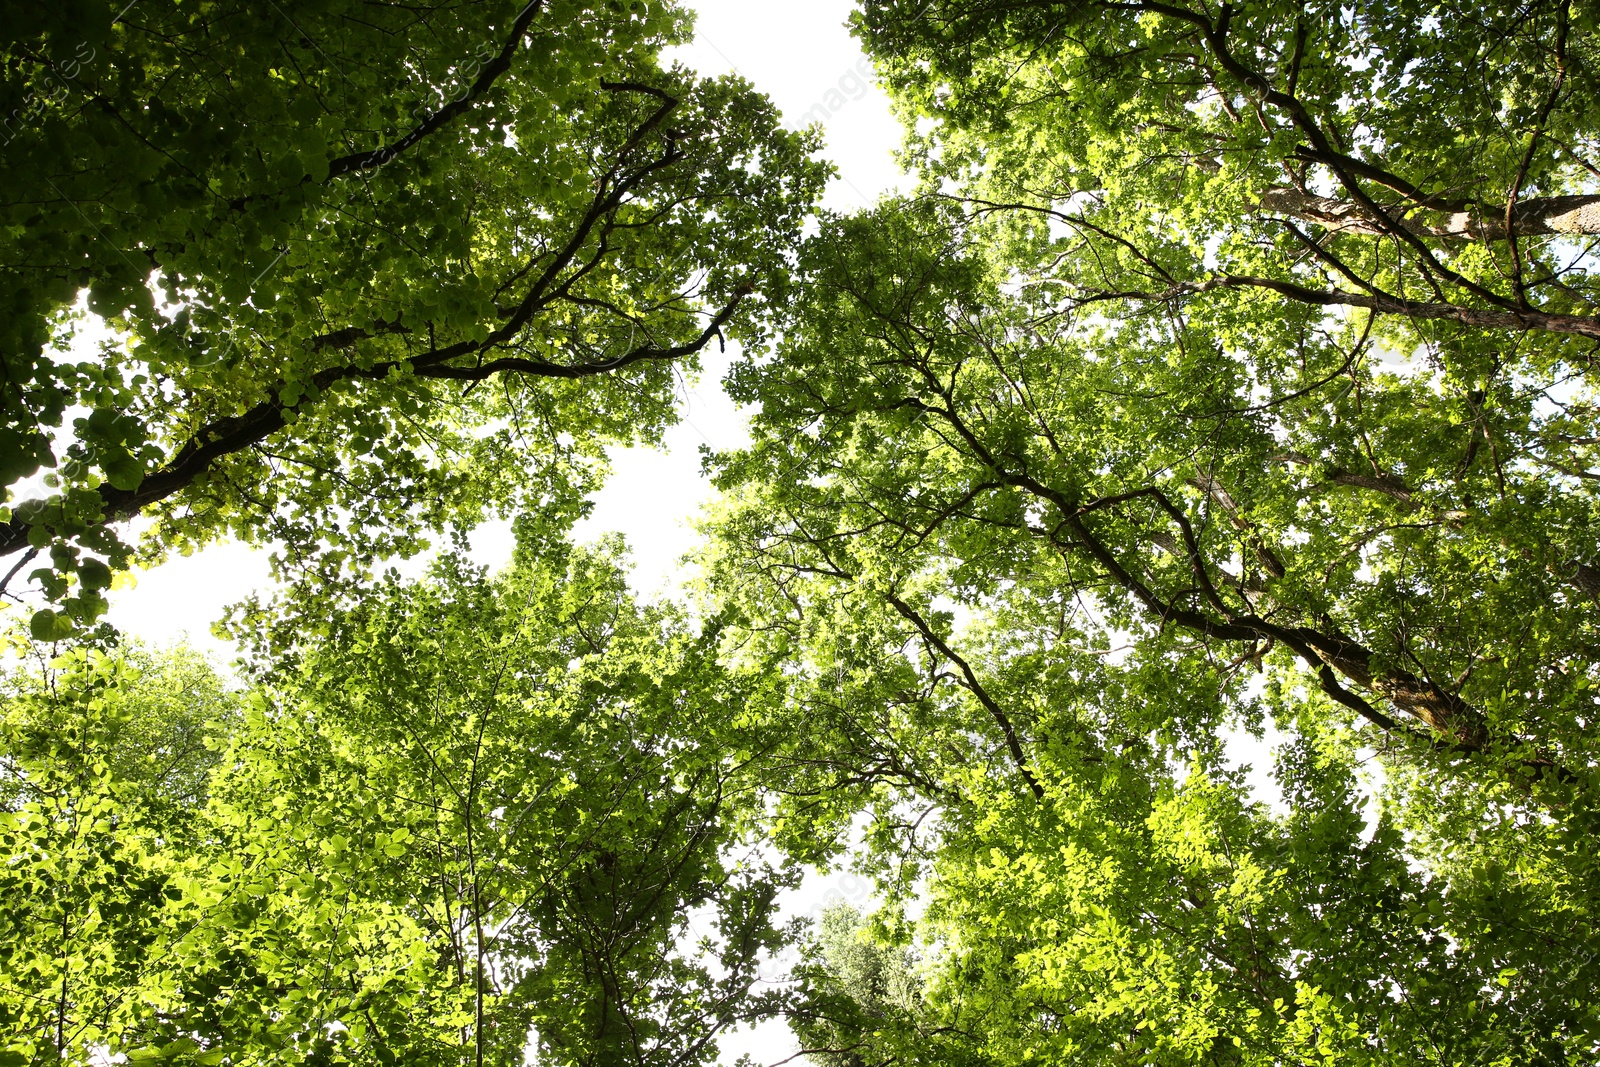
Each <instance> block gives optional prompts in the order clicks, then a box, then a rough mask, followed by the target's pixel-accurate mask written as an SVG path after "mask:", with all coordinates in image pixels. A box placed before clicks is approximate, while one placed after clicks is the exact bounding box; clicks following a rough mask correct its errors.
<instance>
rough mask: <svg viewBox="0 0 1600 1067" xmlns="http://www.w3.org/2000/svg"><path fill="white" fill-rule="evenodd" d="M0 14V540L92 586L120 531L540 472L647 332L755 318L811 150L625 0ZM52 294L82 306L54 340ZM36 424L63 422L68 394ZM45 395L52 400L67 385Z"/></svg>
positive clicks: (416, 539) (617, 421)
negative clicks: (99, 340)
mask: <svg viewBox="0 0 1600 1067" xmlns="http://www.w3.org/2000/svg"><path fill="white" fill-rule="evenodd" d="M21 7H22V9H23V10H18V11H14V12H10V13H9V14H8V17H7V19H6V20H5V23H6V29H5V31H4V32H5V34H6V37H5V41H4V49H5V52H4V55H5V61H4V67H3V69H4V72H5V74H4V79H3V88H0V93H3V94H4V95H3V96H0V110H4V111H5V112H7V113H9V114H10V119H9V120H8V121H7V122H6V137H7V146H6V152H5V153H4V157H3V159H0V187H3V188H4V190H5V192H4V193H3V194H0V213H3V217H4V218H5V220H6V226H5V230H4V232H5V235H6V236H5V237H4V238H3V240H4V254H3V255H0V261H3V262H4V263H5V264H6V266H5V267H4V268H3V269H4V272H5V277H6V285H5V288H6V290H7V293H8V299H9V300H10V301H11V305H12V306H11V308H10V311H9V313H8V314H7V316H6V326H5V334H4V340H3V343H0V347H3V350H4V352H5V369H6V376H5V385H4V397H5V403H4V406H5V413H6V414H5V419H4V426H3V429H0V456H3V457H4V460H3V461H0V462H3V463H4V468H3V470H0V481H3V482H4V484H5V485H6V486H7V487H8V489H7V493H8V496H7V501H6V503H7V504H8V505H11V501H12V496H11V494H12V490H13V489H14V488H15V486H16V484H17V483H18V481H19V479H21V478H24V477H26V476H28V475H30V474H32V473H34V472H35V471H36V470H37V469H38V468H39V467H40V466H45V467H50V468H53V471H52V472H51V474H50V475H49V476H48V478H47V479H46V485H47V486H48V487H49V488H50V489H51V490H52V492H51V494H50V495H47V496H44V497H37V498H33V499H30V500H25V501H22V502H20V503H16V504H14V505H12V506H9V507H8V508H7V510H6V511H5V512H3V513H0V555H4V556H12V557H18V556H20V557H21V558H20V559H13V561H12V565H11V566H10V567H9V574H8V580H9V579H14V578H15V577H16V576H17V575H18V574H20V573H21V572H22V571H23V570H24V569H25V568H26V567H27V566H28V564H29V562H30V561H31V560H32V558H33V557H34V556H36V555H37V554H38V553H39V552H42V551H44V550H46V549H48V550H49V553H50V563H51V566H48V567H43V568H41V569H40V570H38V571H36V572H34V577H36V578H37V579H39V580H40V581H41V582H43V585H44V589H45V591H46V593H47V594H48V595H49V596H50V597H51V598H52V599H54V600H56V601H58V602H59V607H58V608H57V609H56V610H55V611H52V612H44V613H41V614H40V615H38V616H36V619H35V631H36V633H37V634H38V635H40V636H41V637H45V638H49V637H51V636H59V635H61V634H64V633H66V632H68V631H70V629H71V627H72V622H73V620H74V619H76V620H79V621H92V620H93V619H94V618H95V617H96V616H97V614H98V613H99V612H100V611H102V610H103V607H104V596H103V592H102V591H103V590H104V589H105V587H106V585H107V584H108V582H109V580H110V571H111V569H114V568H116V567H119V566H122V565H124V563H125V562H126V560H127V557H128V551H129V550H128V549H127V547H126V546H124V545H123V544H122V543H121V542H120V541H119V540H118V538H117V536H116V535H115V534H114V532H113V530H112V526H113V525H114V524H116V523H118V522H121V521H123V520H126V519H128V518H130V517H132V516H135V515H139V514H145V515H150V516H152V517H153V518H154V519H155V525H154V527H153V529H152V531H151V533H150V534H149V538H150V541H149V544H150V545H151V546H152V547H151V551H152V552H160V551H163V550H165V549H168V548H187V547H188V546H191V545H193V544H195V543H197V542H203V541H204V540H205V539H207V538H209V537H213V536H216V535H218V534H221V533H224V532H227V533H232V534H235V535H237V536H240V537H244V538H246V539H251V540H259V541H275V542H277V543H278V544H280V545H281V546H282V547H281V549H280V550H279V551H280V552H281V553H282V554H283V555H284V556H285V557H286V558H287V562H288V563H289V565H291V566H298V567H301V568H304V569H308V570H309V569H312V568H321V569H322V571H323V572H324V577H327V576H331V575H336V574H338V573H339V571H340V568H341V567H348V568H350V569H351V570H353V571H354V572H355V573H358V574H359V573H361V572H362V568H363V567H364V565H365V561H367V560H370V559H373V558H381V557H383V556H385V555H392V554H394V553H397V552H398V553H407V552H411V551H415V550H416V549H417V548H418V547H419V546H420V545H421V544H423V543H425V542H426V540H427V537H428V536H429V531H431V530H435V529H438V528H440V527H442V526H444V525H446V524H448V523H450V522H460V523H463V524H468V525H470V524H471V523H473V522H474V521H476V520H478V519H479V518H481V517H483V516H484V515H486V514H492V513H509V512H513V511H516V510H519V509H526V508H543V509H549V510H551V511H553V512H558V511H562V510H564V509H565V510H570V509H572V508H574V507H575V506H576V501H577V499H578V497H579V496H581V491H582V489H583V488H584V487H585V486H586V485H587V484H588V483H589V481H590V472H591V471H592V468H593V466H594V464H595V463H596V462H597V461H598V459H597V457H598V456H599V455H600V453H599V448H600V445H601V443H602V442H603V441H606V440H639V439H649V438H651V437H652V436H653V435H654V434H655V433H657V432H658V431H659V430H660V429H661V427H662V426H663V425H665V424H666V423H668V422H669V421H670V420H671V417H672V415H671V411H672V408H671V399H670V395H671V390H670V383H671V382H672V375H673V373H674V368H675V367H677V366H680V365H682V366H691V367H692V366H693V363H694V357H695V355H696V353H698V352H700V351H701V350H702V349H704V347H705V346H706V345H707V344H710V343H712V342H713V341H717V340H719V339H721V338H723V337H724V336H734V337H739V338H742V339H744V340H746V341H750V342H758V341H759V340H760V339H761V338H762V337H763V336H764V328H763V326H762V322H763V319H764V312H763V306H764V303H765V302H769V301H781V300H782V299H783V292H784V286H785V280H784V279H785V273H786V257H787V255H788V252H789V249H790V248H791V247H792V244H793V241H794V239H795V237H796V235H797V233H798V228H799V226H800V224H801V220H802V218H803V216H804V213H805V211H806V210H807V208H808V206H809V205H810V204H811V203H812V202H813V200H814V199H815V197H816V195H817V194H818V192H819V190H820V186H821V182H822V179H823V176H824V174H825V172H826V167H825V166H824V165H823V164H821V163H817V162H813V161H811V160H810V159H809V158H808V152H809V150H810V149H811V147H812V142H811V141H810V140H809V139H808V138H807V137H805V136H802V135H798V134H790V133H786V132H784V131H782V130H781V129H779V127H778V125H777V121H778V120H777V115H776V112H775V111H774V110H773V109H772V107H771V106H770V105H769V104H768V103H767V102H766V101H765V100H764V99H762V98H761V97H758V96H757V95H755V94H754V93H752V92H751V91H750V90H749V89H748V88H747V87H746V86H745V85H743V84H742V83H740V82H738V81H736V80H729V79H723V80H701V79H697V78H695V77H693V76H692V75H690V74H689V73H687V72H685V71H684V70H682V69H671V70H669V69H664V68H663V67H662V66H661V65H660V63H659V62H658V58H657V57H658V54H659V52H660V50H661V48H662V47H664V46H666V45H668V44H671V43H674V42H677V41H680V40H682V39H683V38H684V35H685V33H686V31H687V27H688V21H687V17H686V16H685V15H684V14H683V13H682V12H681V11H680V10H679V9H678V8H677V7H675V6H673V5H671V4H669V3H665V2H661V0H649V2H641V0H628V2H626V3H620V2H616V3H606V4H603V5H601V4H594V5H591V4H587V3H582V2H577V0H548V2H547V0H529V2H527V3H520V4H518V3H509V2H503V0H495V2H485V3H475V4H471V5H468V6H467V7H465V8H462V7H460V6H459V5H443V6H439V5H423V6H421V7H418V6H415V5H410V6H404V7H390V6H379V7H376V8H375V7H373V6H372V5H370V4H365V3H355V2H337V3H333V4H327V3H305V4H300V3H286V4H268V5H265V6H262V5H258V4H245V3H224V4H220V5H218V4H205V5H201V4H196V3H183V4H178V5H170V4H168V5H156V4H152V5H134V6H131V7H127V8H124V7H123V5H121V4H111V3H93V4H84V5H76V6H72V5H69V6H66V7H56V8H51V7H48V6H46V7H39V6H38V5H21ZM85 290H87V294H88V296H87V299H88V308H89V310H90V311H91V312H94V313H97V314H99V315H102V316H105V317H106V318H107V319H108V320H109V321H110V323H111V324H112V326H113V328H114V329H115V330H116V331H117V333H118V337H117V339H116V340H115V341H113V342H112V343H110V344H107V345H104V346H102V349H101V351H100V354H99V356H98V358H96V359H91V360H81V361H78V362H73V361H71V360H70V359H68V358H65V357H64V356H63V354H62V353H64V352H65V351H66V350H67V346H68V344H69V342H70V339H71V337H72V334H73V331H74V330H75V329H76V328H77V322H78V319H79V318H80V316H76V315H75V314H74V313H73V312H71V311H70V310H69V309H70V308H71V307H72V305H73V303H74V301H75V300H76V299H77V298H78V295H79V294H80V293H82V292H84V291H85ZM69 412H70V413H71V414H72V415H73V416H74V417H73V419H72V422H71V425H70V427H63V426H62V422H63V420H64V419H65V418H66V417H67V415H68V413H69ZM80 412H81V417H79V413H80Z"/></svg>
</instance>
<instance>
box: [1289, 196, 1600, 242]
mask: <svg viewBox="0 0 1600 1067" xmlns="http://www.w3.org/2000/svg"><path fill="white" fill-rule="evenodd" d="M1260 208H1261V210H1262V211H1270V212H1272V213H1273V214H1276V215H1288V216H1291V217H1293V218H1297V219H1304V220H1305V221H1307V222H1315V223H1318V224H1320V225H1323V226H1326V227H1328V228H1329V229H1332V230H1336V231H1338V232H1340V233H1360V234H1371V235H1374V236H1382V235H1385V234H1388V233H1389V232H1390V230H1389V226H1390V225H1391V224H1393V225H1398V226H1402V227H1404V228H1405V229H1406V230H1408V231H1410V232H1411V233H1413V234H1415V235H1417V236H1419V237H1436V238H1460V239H1466V240H1479V241H1504V240H1505V239H1506V235H1507V230H1506V218H1505V212H1504V211H1497V212H1479V211H1473V210H1465V209H1464V210H1460V211H1454V212H1450V213H1448V214H1444V215H1443V216H1442V218H1441V220H1440V221H1437V222H1425V221H1422V220H1420V219H1410V218H1396V219H1393V220H1391V222H1390V223H1385V222H1380V221H1379V220H1378V219H1375V218H1373V217H1372V215H1371V213H1370V212H1368V211H1367V210H1366V209H1365V208H1364V207H1362V206H1361V205H1360V204H1358V203H1355V202H1353V201H1350V200H1343V199H1340V198H1338V197H1332V196H1313V195H1312V194H1310V193H1302V192H1301V191H1300V190H1298V189H1293V188H1290V187H1289V186H1286V185H1278V186H1273V187H1271V188H1269V189H1268V190H1267V191H1266V192H1264V193H1262V194H1261V201H1260ZM1510 232H1512V233H1514V234H1515V235H1516V236H1518V237H1551V236H1559V235H1562V234H1571V235H1582V234H1600V195H1592V194H1591V195H1585V196H1547V197H1536V198H1532V199H1528V200H1519V201H1518V202H1517V204H1516V206H1515V207H1514V208H1513V210H1512V213H1511V231H1510Z"/></svg>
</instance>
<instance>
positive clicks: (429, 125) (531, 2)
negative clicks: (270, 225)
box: [328, 0, 545, 181]
mask: <svg viewBox="0 0 1600 1067" xmlns="http://www.w3.org/2000/svg"><path fill="white" fill-rule="evenodd" d="M544 2H545V0H528V4H527V6H525V7H524V8H523V9H522V10H521V11H520V12H519V13H518V14H517V18H516V21H514V22H513V23H512V24H511V35H510V37H509V38H507V40H506V43H505V45H504V46H502V47H501V49H500V51H499V53H498V54H497V55H496V56H495V57H494V58H493V59H491V60H490V61H489V62H488V63H487V64H485V65H484V68H483V70H482V71H480V72H479V73H478V77H477V80H476V81H474V82H473V83H472V87H471V88H470V89H468V90H467V91H466V92H465V93H464V94H462V95H461V96H459V97H457V98H456V99H454V100H452V101H450V102H449V103H447V104H445V106H444V107H442V108H440V109H439V110H438V111H435V112H434V113H433V114H431V115H429V116H428V117H427V118H425V119H423V120H422V121H421V122H419V123H418V124H417V125H416V127H415V128H414V129H413V130H412V131H411V132H410V133H408V134H406V135H405V136H404V137H402V138H400V140H398V141H396V142H395V143H394V144H391V145H385V146H384V147H382V148H374V149H373V150H372V151H370V152H355V153H352V154H350V155H348V156H340V157H339V158H338V159H335V160H332V161H330V162H329V164H328V180H329V181H332V180H333V179H334V178H338V177H340V176H342V175H345V174H352V173H355V172H356V171H363V170H376V169H378V168H379V167H381V166H383V165H384V164H385V163H388V162H389V161H390V160H391V159H393V158H394V157H395V156H398V155H399V154H400V153H402V152H404V151H405V150H406V149H408V148H411V147H412V146H413V145H415V144H416V143H417V142H418V141H420V140H422V139H423V138H424V137H426V136H428V135H429V134H430V133H433V132H434V131H436V130H438V129H440V128H442V127H444V126H446V125H448V124H449V123H450V122H451V121H452V120H453V119H455V118H456V117H457V116H458V115H461V114H462V113H463V112H465V111H467V110H468V109H469V108H471V107H472V105H473V104H475V103H477V102H478V99H479V98H480V97H481V96H483V94H484V93H487V92H488V91H489V90H490V88H492V87H493V86H494V83H495V82H496V81H498V80H499V79H500V76H501V75H502V74H504V73H505V72H506V71H507V70H509V69H510V67H511V59H512V57H513V56H515V55H516V52H517V46H518V45H520V44H521V43H522V39H523V38H524V37H526V36H527V34H528V26H529V25H530V24H531V23H532V22H533V20H534V18H535V17H536V16H537V15H538V14H539V11H540V10H541V9H542V8H543V7H544Z"/></svg>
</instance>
